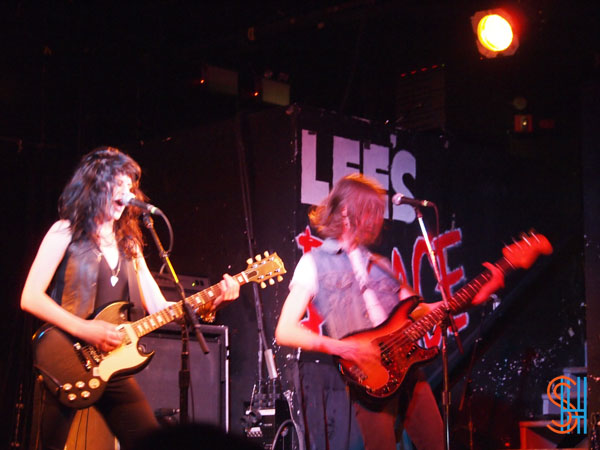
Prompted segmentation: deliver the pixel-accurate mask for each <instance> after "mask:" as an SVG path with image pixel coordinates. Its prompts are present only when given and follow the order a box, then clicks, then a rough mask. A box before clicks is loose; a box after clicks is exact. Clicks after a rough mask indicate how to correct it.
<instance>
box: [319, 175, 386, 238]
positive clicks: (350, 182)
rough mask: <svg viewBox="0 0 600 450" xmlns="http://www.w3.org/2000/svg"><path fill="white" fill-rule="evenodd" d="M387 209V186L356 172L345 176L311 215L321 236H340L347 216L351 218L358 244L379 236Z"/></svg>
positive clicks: (351, 225)
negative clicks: (383, 186)
mask: <svg viewBox="0 0 600 450" xmlns="http://www.w3.org/2000/svg"><path fill="white" fill-rule="evenodd" d="M384 211H385V190H384V189H383V188H382V187H381V186H380V185H379V183H377V182H376V181H375V180H373V179H371V178H368V177H366V176H364V175H362V174H352V175H347V176H345V177H344V178H341V179H340V180H339V181H338V182H337V183H336V184H335V186H334V187H333V189H332V190H331V192H330V193H329V195H328V196H327V197H326V198H325V199H324V200H323V202H322V203H321V204H320V205H319V206H317V207H315V208H313V209H312V210H311V211H310V212H309V214H308V217H309V219H310V223H311V225H312V226H314V227H315V229H316V230H317V232H318V233H319V234H320V235H321V236H323V237H332V238H336V239H337V238H340V237H341V235H342V233H343V231H344V219H346V218H348V221H349V223H350V231H351V232H352V234H353V235H354V237H355V239H356V242H357V244H362V245H368V244H372V243H373V242H374V241H375V239H377V237H378V236H379V232H380V231H381V224H382V222H383V213H384ZM344 212H345V214H344Z"/></svg>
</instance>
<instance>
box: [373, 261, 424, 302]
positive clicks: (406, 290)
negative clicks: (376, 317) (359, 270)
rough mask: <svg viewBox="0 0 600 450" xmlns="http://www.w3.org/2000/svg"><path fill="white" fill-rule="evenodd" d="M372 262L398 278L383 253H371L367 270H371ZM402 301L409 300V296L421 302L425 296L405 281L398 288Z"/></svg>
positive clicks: (392, 276)
mask: <svg viewBox="0 0 600 450" xmlns="http://www.w3.org/2000/svg"><path fill="white" fill-rule="evenodd" d="M371 263H373V264H375V265H377V267H379V268H380V269H381V270H383V271H384V272H385V273H387V274H388V275H389V276H390V277H391V278H393V279H394V280H397V279H398V278H397V277H396V275H395V274H394V272H393V271H392V269H391V268H390V266H389V264H388V261H387V259H385V258H384V257H383V256H381V255H377V254H375V253H369V266H368V267H367V271H370V270H371ZM398 293H399V297H400V301H405V300H408V299H409V298H411V299H413V300H415V299H416V300H417V303H421V302H422V301H423V297H421V296H420V295H417V294H416V293H415V292H414V291H413V290H412V289H411V288H410V287H409V286H408V285H406V284H405V283H401V284H400V288H399V289H398Z"/></svg>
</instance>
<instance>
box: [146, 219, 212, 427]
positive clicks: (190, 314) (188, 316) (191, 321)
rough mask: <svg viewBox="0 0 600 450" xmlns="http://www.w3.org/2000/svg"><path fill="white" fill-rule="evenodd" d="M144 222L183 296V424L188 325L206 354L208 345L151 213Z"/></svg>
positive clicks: (187, 382) (187, 380)
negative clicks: (157, 231) (186, 299)
mask: <svg viewBox="0 0 600 450" xmlns="http://www.w3.org/2000/svg"><path fill="white" fill-rule="evenodd" d="M154 212H155V214H158V215H160V216H161V217H162V218H163V220H165V222H166V223H167V226H168V227H169V230H171V225H170V223H169V220H168V219H167V217H166V216H165V215H164V214H163V212H162V211H161V210H160V209H158V208H156V210H155V211H154ZM143 222H144V226H145V227H146V228H147V229H148V230H149V231H150V234H151V235H152V238H153V239H154V243H155V244H156V247H157V249H158V252H159V255H160V258H161V259H162V261H163V264H164V265H166V266H167V267H168V268H169V272H170V273H171V276H172V277H173V282H174V283H175V285H176V286H177V292H178V293H179V297H180V298H181V304H182V309H183V312H184V318H185V321H184V322H183V323H182V324H181V367H180V369H179V422H180V423H181V424H182V425H185V424H187V423H189V414H188V391H189V387H190V362H189V359H190V352H189V333H188V326H192V327H193V330H194V334H195V335H196V339H197V340H198V344H200V348H201V349H202V351H203V352H204V354H207V353H209V350H208V345H206V341H205V340H204V336H203V335H202V332H201V331H200V323H199V322H198V318H197V317H196V313H195V312H194V310H193V309H192V307H191V306H190V305H189V304H188V303H187V302H186V301H185V291H184V290H183V286H182V285H181V283H180V282H179V278H178V277H177V274H176V273H175V269H174V268H173V265H172V264H171V260H170V259H169V253H168V252H166V251H165V249H164V247H163V245H162V243H161V242H160V239H159V237H158V234H157V233H156V230H155V229H154V220H152V217H151V216H150V214H149V213H144V214H143Z"/></svg>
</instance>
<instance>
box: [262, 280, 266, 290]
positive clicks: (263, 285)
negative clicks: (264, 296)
mask: <svg viewBox="0 0 600 450" xmlns="http://www.w3.org/2000/svg"><path fill="white" fill-rule="evenodd" d="M260 287H261V289H264V288H266V287H267V285H266V283H265V282H264V281H261V282H260Z"/></svg>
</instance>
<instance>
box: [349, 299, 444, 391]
mask: <svg viewBox="0 0 600 450" xmlns="http://www.w3.org/2000/svg"><path fill="white" fill-rule="evenodd" d="M414 306H415V305H414V303H411V302H407V303H403V304H401V305H400V306H399V307H398V308H397V309H396V310H395V311H394V312H393V313H392V315H391V316H390V317H389V318H388V320H387V321H385V322H384V323H383V324H381V325H379V326H378V327H376V328H373V329H371V330H368V331H363V332H359V333H356V334H352V335H349V336H346V337H345V338H343V339H342V340H343V341H356V342H361V343H369V342H370V343H371V344H373V345H375V346H376V347H377V348H378V349H379V351H380V355H381V356H380V361H379V363H376V362H374V363H372V364H362V365H358V364H355V363H352V362H350V361H347V360H345V359H340V360H339V361H338V362H339V367H340V371H341V372H342V374H343V375H344V376H345V377H346V379H347V380H348V381H350V382H351V383H352V384H354V385H357V386H358V387H360V388H362V390H363V391H364V392H365V393H366V394H368V396H370V397H373V398H385V397H389V396H390V395H392V394H393V393H394V392H396V391H397V390H398V388H399V387H400V385H401V384H402V381H403V380H404V378H405V377H406V374H407V373H408V371H409V370H410V369H411V367H413V366H415V365H419V364H423V363H426V362H427V361H430V360H432V359H433V358H435V357H436V356H437V354H438V349H437V348H431V349H424V348H423V347H420V346H419V345H417V344H416V343H415V342H412V341H408V340H406V339H403V331H404V330H405V329H406V327H408V326H409V325H410V324H412V320H411V319H410V317H409V314H410V312H411V311H412V310H413V309H414Z"/></svg>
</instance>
